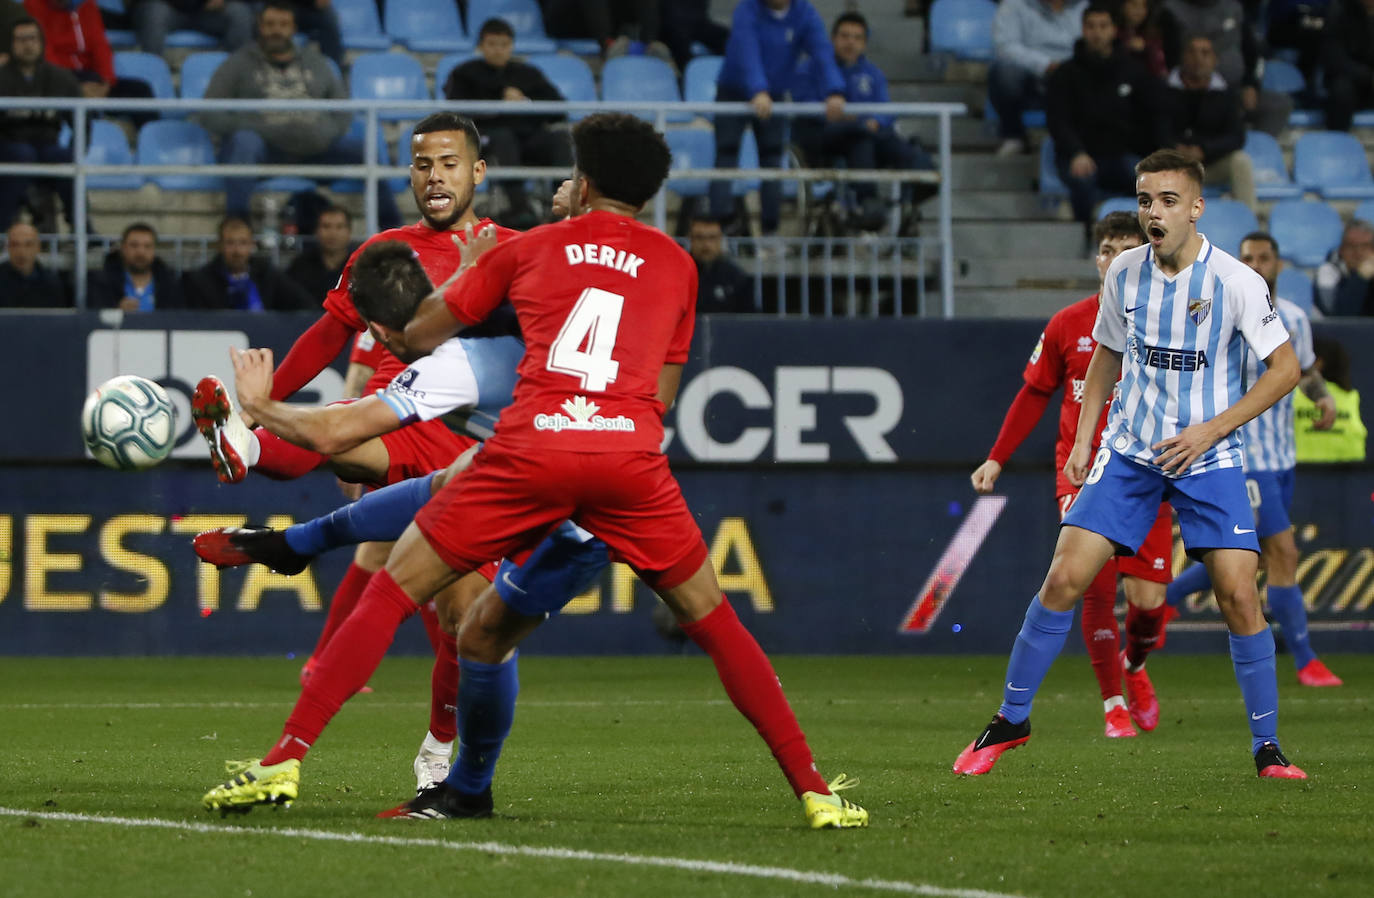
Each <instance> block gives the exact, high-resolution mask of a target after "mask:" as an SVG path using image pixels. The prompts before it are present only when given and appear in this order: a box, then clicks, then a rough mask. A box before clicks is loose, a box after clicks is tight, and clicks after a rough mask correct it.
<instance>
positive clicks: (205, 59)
mask: <svg viewBox="0 0 1374 898" xmlns="http://www.w3.org/2000/svg"><path fill="white" fill-rule="evenodd" d="M228 57H229V54H228V53H225V52H224V51H223V50H207V51H204V52H201V53H192V54H191V55H190V56H187V57H186V58H185V59H184V60H182V63H181V98H182V99H183V100H199V99H201V98H203V97H204V96H205V88H207V87H209V86H210V77H211V76H212V75H214V74H215V69H217V68H219V64H220V63H222V62H224V60H225V59H227V58H228Z"/></svg>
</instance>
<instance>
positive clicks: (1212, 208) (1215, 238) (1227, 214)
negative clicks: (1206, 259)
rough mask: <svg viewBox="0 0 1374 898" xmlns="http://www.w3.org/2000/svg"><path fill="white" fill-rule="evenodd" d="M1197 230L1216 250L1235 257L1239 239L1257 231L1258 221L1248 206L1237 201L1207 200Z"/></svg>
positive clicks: (1238, 251) (1237, 252)
mask: <svg viewBox="0 0 1374 898" xmlns="http://www.w3.org/2000/svg"><path fill="white" fill-rule="evenodd" d="M1197 229H1198V230H1199V231H1201V232H1202V233H1204V234H1206V235H1207V239H1208V240H1209V241H1211V243H1212V245H1213V246H1215V247H1216V248H1217V249H1220V250H1224V251H1225V252H1228V253H1230V254H1231V255H1233V256H1237V255H1239V254H1240V241H1241V238H1242V237H1244V236H1245V235H1246V234H1248V233H1250V232H1251V231H1258V230H1259V220H1258V219H1257V218H1255V213H1254V212H1251V211H1250V207H1249V206H1247V205H1245V204H1244V203H1242V202H1240V201H1238V200H1208V201H1207V206H1206V208H1205V209H1203V210H1202V218H1200V219H1198V223H1197Z"/></svg>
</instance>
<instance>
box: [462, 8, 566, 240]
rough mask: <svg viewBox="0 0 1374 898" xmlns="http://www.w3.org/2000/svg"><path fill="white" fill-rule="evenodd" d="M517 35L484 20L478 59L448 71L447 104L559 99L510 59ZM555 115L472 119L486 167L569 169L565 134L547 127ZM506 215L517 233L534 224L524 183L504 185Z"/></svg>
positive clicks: (500, 22) (499, 22)
mask: <svg viewBox="0 0 1374 898" xmlns="http://www.w3.org/2000/svg"><path fill="white" fill-rule="evenodd" d="M514 47H515V31H514V29H512V28H511V27H510V24H509V23H508V22H506V21H505V20H504V19H488V20H487V21H485V22H483V23H482V29H481V31H480V32H479V33H478V38H477V52H478V53H479V54H481V55H480V57H479V58H478V59H470V60H468V61H467V62H465V63H463V64H462V65H460V66H458V67H457V68H455V69H454V70H453V71H452V72H451V73H449V76H448V81H447V82H445V83H444V96H445V97H446V98H448V99H450V100H505V101H506V102H509V103H525V102H528V101H530V100H554V101H557V100H562V99H563V95H562V94H561V93H559V92H558V88H556V87H554V86H553V85H552V84H550V83H549V80H548V79H547V78H545V77H544V73H543V72H541V71H539V69H537V68H535V67H534V66H532V65H529V64H527V63H523V62H519V61H517V60H514V59H512V58H511V53H512V51H513V50H514ZM561 118H562V116H559V115H474V116H473V117H472V120H473V122H474V123H475V124H476V125H477V128H478V130H479V131H481V132H482V143H483V153H482V156H483V158H484V159H486V160H487V164H488V165H496V166H498V167H499V166H509V165H548V166H559V167H568V166H571V165H572V144H571V143H570V142H569V140H568V135H567V134H566V133H564V132H562V131H554V130H551V129H550V128H549V125H550V124H552V123H554V122H557V121H559V120H560V119H561ZM501 189H502V191H504V193H505V197H506V202H507V206H508V212H507V213H506V214H505V215H503V216H502V218H503V219H504V220H503V221H502V223H503V224H507V225H509V226H510V227H513V228H515V229H517V230H521V229H524V228H529V227H532V226H533V225H535V224H538V217H537V216H536V215H535V213H534V211H533V210H532V209H531V208H530V205H529V199H528V197H527V196H526V192H525V184H524V182H523V181H503V182H501Z"/></svg>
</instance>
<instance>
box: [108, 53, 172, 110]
mask: <svg viewBox="0 0 1374 898" xmlns="http://www.w3.org/2000/svg"><path fill="white" fill-rule="evenodd" d="M114 69H115V77H116V78H137V79H138V80H140V81H146V82H147V83H148V86H149V87H151V88H152V89H153V96H154V97H156V98H157V99H159V100H174V99H176V95H177V92H176V88H174V87H172V70H171V69H170V68H168V67H167V60H165V59H163V58H162V57H161V56H157V55H154V54H152V53H143V52H141V51H138V50H121V51H120V52H118V53H116V54H115V55H114Z"/></svg>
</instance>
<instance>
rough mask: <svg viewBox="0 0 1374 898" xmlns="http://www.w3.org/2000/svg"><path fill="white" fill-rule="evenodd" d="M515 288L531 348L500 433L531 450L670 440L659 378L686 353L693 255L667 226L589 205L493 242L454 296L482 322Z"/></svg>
mask: <svg viewBox="0 0 1374 898" xmlns="http://www.w3.org/2000/svg"><path fill="white" fill-rule="evenodd" d="M507 296H508V297H509V298H510V301H511V304H512V305H513V306H514V307H515V314H516V317H517V318H518V319H519V320H520V329H521V331H522V332H523V334H524V336H525V357H524V358H523V359H522V360H521V362H520V367H519V380H518V381H517V382H516V385H515V393H514V397H513V401H512V403H511V405H510V406H508V407H507V408H506V410H505V411H503V412H502V413H501V418H500V420H499V421H498V422H497V425H496V436H495V438H494V439H495V440H496V441H499V442H500V443H501V444H502V445H507V446H511V447H514V448H522V449H537V450H545V449H558V450H569V451H577V452H629V451H641V450H643V451H651V452H658V451H660V447H661V445H662V443H663V411H664V409H663V404H662V403H661V402H659V401H658V399H657V398H656V394H657V392H658V377H659V372H660V371H661V370H662V368H663V366H664V364H682V363H683V362H686V361H687V351H688V348H689V346H690V344H691V342H692V327H693V323H694V321H693V320H694V315H695V311H696V296H697V269H696V264H695V263H694V262H693V261H692V257H691V256H689V255H687V253H686V252H685V251H684V250H683V249H682V248H681V247H680V246H678V245H677V243H675V242H674V241H673V239H672V238H670V237H669V236H668V235H666V234H664V233H663V232H662V231H659V230H656V229H654V228H651V227H649V226H647V225H643V224H640V223H639V222H637V221H635V220H634V219H632V218H629V217H627V216H624V215H617V214H615V213H612V212H603V211H596V212H589V213H587V214H586V215H580V216H578V217H576V218H571V219H568V220H567V221H563V222H558V223H556V224H550V225H544V226H542V227H538V228H535V229H534V230H533V231H529V232H528V233H526V234H523V235H521V236H520V237H517V238H516V239H514V240H509V241H507V242H505V243H503V244H501V245H500V246H497V247H496V248H494V249H492V250H491V251H489V252H488V253H486V254H485V255H483V256H482V257H481V258H480V259H479V260H478V262H477V264H476V265H475V266H474V267H473V268H472V269H470V270H469V271H468V272H467V273H466V274H464V275H463V276H462V277H461V278H459V279H458V281H457V282H456V283H455V284H454V286H453V287H452V288H451V289H450V290H449V292H448V295H447V296H445V300H446V301H447V302H448V304H449V308H450V309H451V310H452V311H453V314H454V315H456V316H457V317H458V318H459V319H460V320H462V321H464V322H466V323H469V324H475V323H477V322H479V321H481V320H482V319H483V318H485V317H486V316H487V315H488V314H489V313H490V312H491V311H492V310H493V309H495V308H496V307H497V305H499V304H500V302H501V300H502V298H504V297H507Z"/></svg>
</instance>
